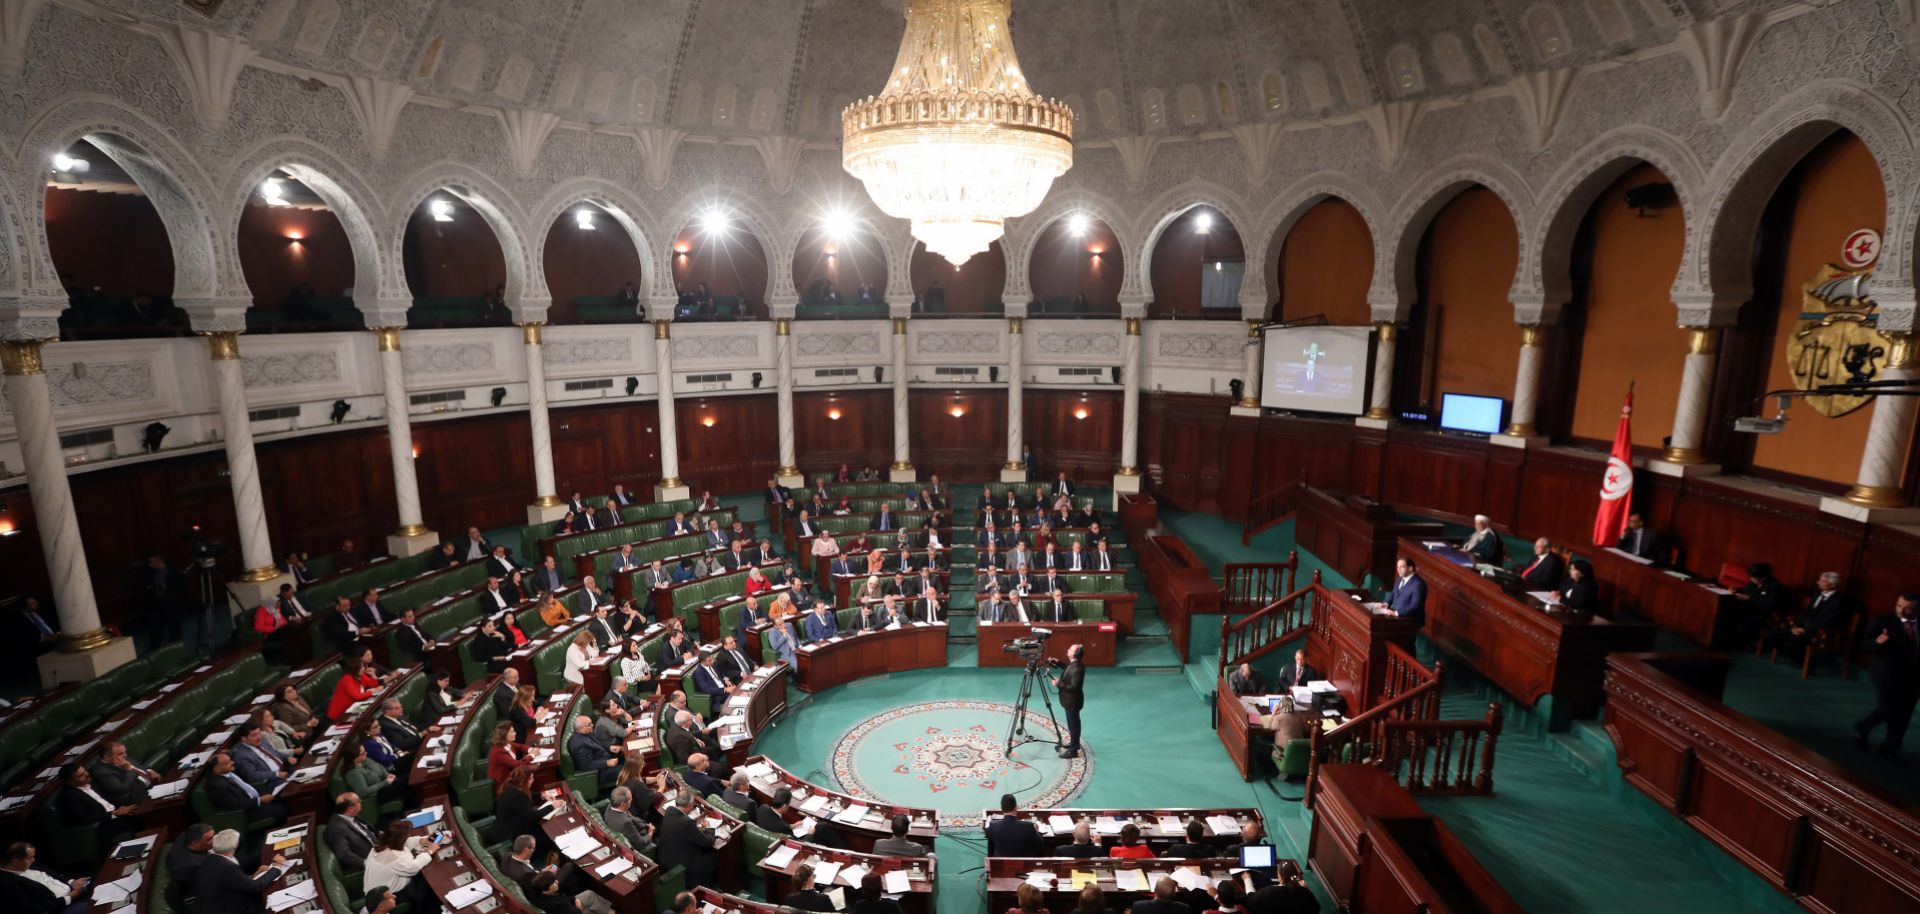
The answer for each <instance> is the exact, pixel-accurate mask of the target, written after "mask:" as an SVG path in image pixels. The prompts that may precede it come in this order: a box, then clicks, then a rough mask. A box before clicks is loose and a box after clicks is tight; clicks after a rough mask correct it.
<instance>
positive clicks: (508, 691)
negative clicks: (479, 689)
mask: <svg viewBox="0 0 1920 914" xmlns="http://www.w3.org/2000/svg"><path fill="white" fill-rule="evenodd" d="M519 688H520V671H519V670H518V669H516V668H514V667H507V668H506V670H505V671H504V672H502V673H501V674H500V682H499V683H498V684H496V685H495V686H494V687H493V713H494V716H495V717H497V718H499V719H501V720H505V719H506V718H507V709H509V708H512V707H513V695H514V693H515V692H516V691H518V690H519Z"/></svg>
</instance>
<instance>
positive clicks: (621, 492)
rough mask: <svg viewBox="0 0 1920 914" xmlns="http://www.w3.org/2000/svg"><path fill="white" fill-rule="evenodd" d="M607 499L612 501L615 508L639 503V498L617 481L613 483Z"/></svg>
mask: <svg viewBox="0 0 1920 914" xmlns="http://www.w3.org/2000/svg"><path fill="white" fill-rule="evenodd" d="M607 500H608V501H611V502H613V505H614V507H616V508H631V507H633V506H634V505H637V504H639V503H640V499H638V498H636V497H634V494H633V493H632V492H628V491H627V487H626V486H624V485H621V484H619V483H614V484H613V494H612V495H610V496H608V497H607Z"/></svg>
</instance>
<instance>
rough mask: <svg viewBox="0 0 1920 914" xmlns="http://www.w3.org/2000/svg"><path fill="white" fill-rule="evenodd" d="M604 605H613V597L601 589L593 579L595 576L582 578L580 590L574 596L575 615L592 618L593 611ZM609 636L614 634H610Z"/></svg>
mask: <svg viewBox="0 0 1920 914" xmlns="http://www.w3.org/2000/svg"><path fill="white" fill-rule="evenodd" d="M602 605H606V606H611V605H613V603H612V597H609V596H608V595H607V592H606V591H604V590H601V589H600V584H599V582H597V581H595V580H594V579H593V575H587V576H586V577H583V578H581V579H580V590H579V591H578V592H577V593H575V594H574V595H573V611H574V613H575V614H577V615H582V616H591V615H593V611H594V610H595V609H598V608H599V607H601V606H602ZM608 634H612V633H611V632H608ZM596 637H598V636H596Z"/></svg>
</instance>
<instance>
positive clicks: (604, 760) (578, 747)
mask: <svg viewBox="0 0 1920 914" xmlns="http://www.w3.org/2000/svg"><path fill="white" fill-rule="evenodd" d="M625 748H626V747H625V746H624V745H621V744H620V743H615V744H614V745H613V748H611V749H609V748H608V747H606V746H603V745H601V743H600V741H599V740H597V739H594V738H593V718H591V717H588V716H587V715H585V714H582V715H580V716H579V717H576V718H574V719H573V735H572V736H569V737H567V754H568V755H569V756H572V757H573V770H575V771H582V772H585V771H592V772H594V773H595V774H596V775H597V776H598V777H599V779H600V789H602V790H605V789H606V788H608V787H612V786H613V782H614V781H615V780H617V779H618V778H619V777H620V764H621V762H623V761H625V760H624V759H623V758H621V756H620V751H621V750H622V749H625Z"/></svg>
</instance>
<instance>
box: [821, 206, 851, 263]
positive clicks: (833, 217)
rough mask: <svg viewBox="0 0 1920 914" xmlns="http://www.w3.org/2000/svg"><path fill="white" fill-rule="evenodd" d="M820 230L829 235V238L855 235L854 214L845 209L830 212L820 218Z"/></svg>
mask: <svg viewBox="0 0 1920 914" xmlns="http://www.w3.org/2000/svg"><path fill="white" fill-rule="evenodd" d="M820 228H821V229H823V230H824V231H825V232H826V233H827V237H828V238H835V239H839V238H845V237H847V236H848V235H851V234H853V214H852V213H849V212H847V211H846V210H843V209H832V210H828V211H827V212H826V214H825V215H823V216H821V217H820ZM827 253H829V254H831V253H833V252H832V251H828V252H827Z"/></svg>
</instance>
